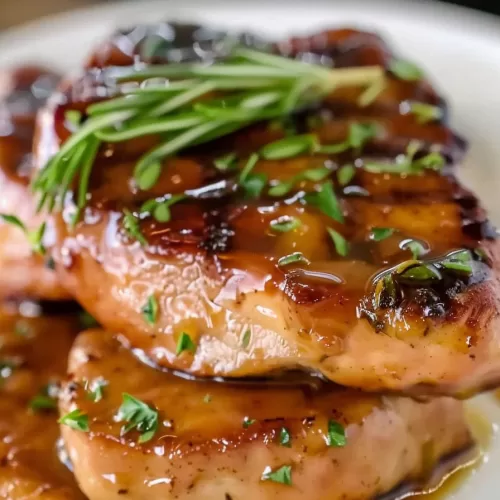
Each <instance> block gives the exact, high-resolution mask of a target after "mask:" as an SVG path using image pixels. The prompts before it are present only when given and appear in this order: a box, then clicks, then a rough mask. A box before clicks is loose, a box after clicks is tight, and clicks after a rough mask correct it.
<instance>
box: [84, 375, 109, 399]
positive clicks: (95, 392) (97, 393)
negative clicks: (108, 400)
mask: <svg viewBox="0 0 500 500" xmlns="http://www.w3.org/2000/svg"><path fill="white" fill-rule="evenodd" d="M107 385H108V381H107V380H104V379H103V378H102V377H99V378H97V379H95V380H93V381H92V382H90V383H88V384H87V385H86V387H85V389H86V390H87V398H88V399H89V400H90V401H93V402H94V403H98V402H99V401H101V400H102V399H103V398H104V388H105V387H106V386H107Z"/></svg>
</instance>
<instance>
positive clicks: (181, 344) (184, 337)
mask: <svg viewBox="0 0 500 500" xmlns="http://www.w3.org/2000/svg"><path fill="white" fill-rule="evenodd" d="M184 351H189V352H191V353H195V352H196V344H195V343H194V342H193V341H192V339H191V337H190V336H189V335H188V334H187V333H186V332H182V333H181V335H180V337H179V340H178V341H177V348H176V350H175V354H177V356H179V355H180V354H182V353H183V352H184Z"/></svg>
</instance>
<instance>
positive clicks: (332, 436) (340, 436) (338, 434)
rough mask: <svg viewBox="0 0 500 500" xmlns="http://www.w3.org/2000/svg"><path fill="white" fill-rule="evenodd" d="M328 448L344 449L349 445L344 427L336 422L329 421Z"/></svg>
mask: <svg viewBox="0 0 500 500" xmlns="http://www.w3.org/2000/svg"><path fill="white" fill-rule="evenodd" d="M327 443H328V446H330V447H332V448H342V447H344V446H345V445H346V444H347V438H346V434H345V429H344V427H343V426H342V425H341V424H339V423H338V422H337V421H335V420H328V439H327Z"/></svg>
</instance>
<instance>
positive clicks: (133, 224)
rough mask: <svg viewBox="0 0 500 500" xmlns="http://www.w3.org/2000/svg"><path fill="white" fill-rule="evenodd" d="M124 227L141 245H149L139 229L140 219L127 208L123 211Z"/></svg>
mask: <svg viewBox="0 0 500 500" xmlns="http://www.w3.org/2000/svg"><path fill="white" fill-rule="evenodd" d="M123 227H124V229H125V231H127V233H128V235H129V236H130V237H132V238H133V239H135V240H137V241H138V242H139V243H140V244H141V245H147V243H148V242H147V240H146V238H145V237H144V235H143V234H142V233H141V229H140V227H139V219H138V218H137V217H136V216H135V215H134V214H133V213H132V212H130V210H127V209H126V208H125V209H124V210H123Z"/></svg>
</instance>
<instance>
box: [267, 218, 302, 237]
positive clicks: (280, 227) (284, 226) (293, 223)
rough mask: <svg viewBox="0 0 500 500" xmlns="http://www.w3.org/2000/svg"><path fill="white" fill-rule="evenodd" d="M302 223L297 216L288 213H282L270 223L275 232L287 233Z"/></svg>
mask: <svg viewBox="0 0 500 500" xmlns="http://www.w3.org/2000/svg"><path fill="white" fill-rule="evenodd" d="M301 225H302V223H301V222H300V219H297V217H290V216H288V215H284V216H283V217H280V218H279V219H276V220H273V221H272V222H271V224H270V226H271V229H272V230H273V231H275V232H276V233H288V232H289V231H293V230H294V229H298V228H299V227H300V226H301Z"/></svg>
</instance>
